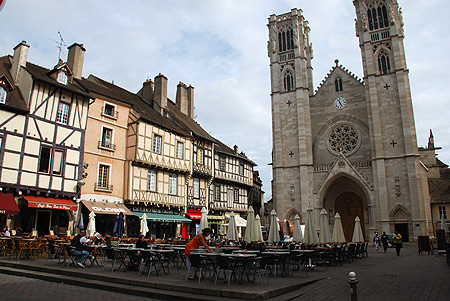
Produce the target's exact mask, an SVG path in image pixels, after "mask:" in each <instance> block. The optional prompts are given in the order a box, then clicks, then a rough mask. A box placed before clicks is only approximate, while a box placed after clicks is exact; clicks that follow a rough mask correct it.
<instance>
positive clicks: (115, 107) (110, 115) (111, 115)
mask: <svg viewBox="0 0 450 301" xmlns="http://www.w3.org/2000/svg"><path fill="white" fill-rule="evenodd" d="M106 106H110V107H112V112H111V113H112V114H108V113H107V112H106ZM116 112H117V106H116V105H115V104H112V103H109V102H106V101H105V102H104V103H103V111H102V114H103V115H105V116H108V117H112V118H115V117H116Z"/></svg>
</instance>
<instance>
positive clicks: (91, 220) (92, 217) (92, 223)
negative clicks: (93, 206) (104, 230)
mask: <svg viewBox="0 0 450 301" xmlns="http://www.w3.org/2000/svg"><path fill="white" fill-rule="evenodd" d="M86 232H87V235H88V236H94V233H95V213H94V211H91V213H89V222H88V225H87V229H86Z"/></svg>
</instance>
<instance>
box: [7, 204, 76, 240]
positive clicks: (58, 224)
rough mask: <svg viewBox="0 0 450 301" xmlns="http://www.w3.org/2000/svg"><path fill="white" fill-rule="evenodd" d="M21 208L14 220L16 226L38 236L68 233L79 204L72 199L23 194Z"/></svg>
mask: <svg viewBox="0 0 450 301" xmlns="http://www.w3.org/2000/svg"><path fill="white" fill-rule="evenodd" d="M19 207H20V208H21V210H20V214H19V216H17V218H16V219H15V220H14V224H15V227H21V228H22V230H23V232H29V233H33V230H35V231H37V233H35V234H37V235H38V236H44V235H48V234H50V230H52V231H53V232H54V234H66V231H67V228H68V225H69V221H71V220H72V219H73V216H74V212H75V211H76V210H77V205H76V204H75V203H74V202H73V201H72V200H67V199H55V198H48V197H41V196H23V197H22V198H20V199H19Z"/></svg>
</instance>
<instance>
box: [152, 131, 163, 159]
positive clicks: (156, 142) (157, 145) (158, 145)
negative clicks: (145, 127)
mask: <svg viewBox="0 0 450 301" xmlns="http://www.w3.org/2000/svg"><path fill="white" fill-rule="evenodd" d="M161 149H162V136H160V135H157V134H154V135H153V152H154V153H156V154H160V155H161Z"/></svg>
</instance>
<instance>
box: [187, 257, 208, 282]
mask: <svg viewBox="0 0 450 301" xmlns="http://www.w3.org/2000/svg"><path fill="white" fill-rule="evenodd" d="M189 261H190V262H191V266H192V267H193V268H196V269H197V273H198V283H200V280H201V279H202V275H203V268H204V267H205V266H204V265H202V257H201V255H200V254H192V253H191V254H190V255H189ZM188 277H189V270H188V271H187V272H186V279H185V281H187V280H188Z"/></svg>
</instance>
